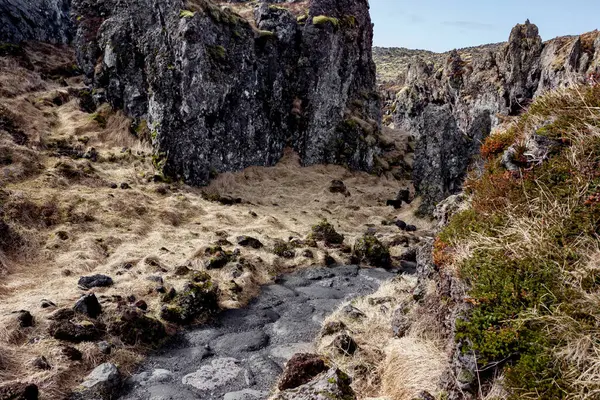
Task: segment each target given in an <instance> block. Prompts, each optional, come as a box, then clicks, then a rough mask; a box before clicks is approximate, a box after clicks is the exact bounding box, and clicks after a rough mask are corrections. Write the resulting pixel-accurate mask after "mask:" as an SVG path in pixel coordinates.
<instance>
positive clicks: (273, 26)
mask: <svg viewBox="0 0 600 400" xmlns="http://www.w3.org/2000/svg"><path fill="white" fill-rule="evenodd" d="M73 8H74V14H75V15H78V29H77V35H76V40H75V44H76V48H77V50H78V59H79V63H80V65H81V66H82V67H83V68H84V71H85V72H86V75H87V76H88V78H89V79H90V80H91V81H92V82H93V85H94V87H95V88H96V94H97V96H100V97H102V96H106V98H107V99H108V101H109V102H110V103H111V104H112V105H113V106H116V107H118V108H122V109H124V110H125V111H126V112H127V113H128V114H129V115H131V116H133V117H135V118H137V119H138V121H139V122H140V125H139V126H140V127H142V126H144V125H145V126H147V127H148V128H149V130H150V131H151V136H152V140H153V144H154V146H155V148H156V153H157V165H158V166H159V167H161V168H162V169H163V171H164V172H165V173H166V174H168V175H170V176H173V177H177V178H182V179H184V180H185V181H186V182H188V183H192V184H205V183H207V181H208V180H209V178H210V177H211V175H212V174H214V173H218V172H224V171H233V170H239V169H243V168H245V167H247V166H250V165H272V164H274V163H275V162H277V161H278V160H279V159H280V158H281V156H282V154H283V149H284V147H286V146H289V147H292V148H293V149H294V150H296V151H297V152H298V153H299V154H300V156H301V159H302V162H303V163H304V164H315V163H321V162H324V163H337V164H344V165H348V166H349V167H351V168H355V169H365V170H369V169H370V168H371V167H372V166H373V160H374V155H375V153H376V152H377V135H378V132H379V130H380V119H381V117H380V107H379V98H378V96H377V94H376V91H375V66H374V63H373V61H372V58H371V42H372V25H371V21H370V17H369V7H368V2H367V0H317V1H313V2H312V4H311V6H310V9H309V10H308V15H305V16H303V17H300V18H297V17H296V16H294V15H293V14H292V13H291V12H289V11H288V10H286V9H285V8H283V7H280V6H271V5H269V4H268V3H261V4H260V5H259V6H257V7H256V8H255V10H254V16H255V21H252V23H253V24H251V23H250V22H249V21H247V20H245V19H243V18H240V17H239V16H238V15H237V14H234V13H232V12H231V11H230V10H228V9H227V8H221V7H218V6H217V5H215V4H213V3H212V2H209V1H204V0H195V1H188V2H184V1H181V0H167V1H158V0H143V1H138V2H127V3H126V4H123V3H121V2H116V1H112V0H103V1H100V2H97V1H91V0H76V1H74V3H73Z"/></svg>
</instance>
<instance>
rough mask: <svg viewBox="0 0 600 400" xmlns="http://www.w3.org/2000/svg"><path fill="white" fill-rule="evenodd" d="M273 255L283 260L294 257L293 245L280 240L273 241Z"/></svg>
mask: <svg viewBox="0 0 600 400" xmlns="http://www.w3.org/2000/svg"><path fill="white" fill-rule="evenodd" d="M273 253H274V254H276V255H278V256H279V257H283V258H294V257H296V251H295V250H294V245H293V244H292V243H290V242H286V241H284V240H281V239H277V240H275V244H274V245H273Z"/></svg>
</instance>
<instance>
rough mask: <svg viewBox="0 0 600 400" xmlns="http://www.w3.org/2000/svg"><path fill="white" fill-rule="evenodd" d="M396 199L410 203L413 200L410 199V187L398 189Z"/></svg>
mask: <svg viewBox="0 0 600 400" xmlns="http://www.w3.org/2000/svg"><path fill="white" fill-rule="evenodd" d="M396 200H398V201H403V202H405V203H406V204H410V203H411V200H410V189H408V188H402V189H400V190H399V191H398V195H397V196H396Z"/></svg>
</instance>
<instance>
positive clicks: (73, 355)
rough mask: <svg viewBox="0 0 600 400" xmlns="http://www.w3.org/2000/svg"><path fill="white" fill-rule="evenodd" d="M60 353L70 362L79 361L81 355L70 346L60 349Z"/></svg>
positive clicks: (81, 357)
mask: <svg viewBox="0 0 600 400" xmlns="http://www.w3.org/2000/svg"><path fill="white" fill-rule="evenodd" d="M61 353H62V354H63V355H64V356H65V357H67V359H69V360H71V361H81V360H82V359H83V354H82V353H81V351H79V350H77V349H76V348H75V347H72V346H65V347H63V348H62V349H61Z"/></svg>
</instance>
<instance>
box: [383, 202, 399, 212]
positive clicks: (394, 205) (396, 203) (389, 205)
mask: <svg viewBox="0 0 600 400" xmlns="http://www.w3.org/2000/svg"><path fill="white" fill-rule="evenodd" d="M385 205H386V206H388V207H394V209H396V210H397V209H399V208H401V207H402V201H401V200H387V201H386V202H385Z"/></svg>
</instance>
